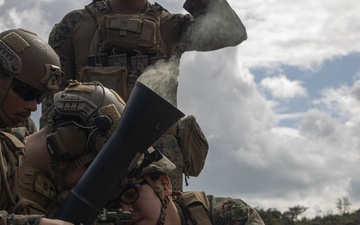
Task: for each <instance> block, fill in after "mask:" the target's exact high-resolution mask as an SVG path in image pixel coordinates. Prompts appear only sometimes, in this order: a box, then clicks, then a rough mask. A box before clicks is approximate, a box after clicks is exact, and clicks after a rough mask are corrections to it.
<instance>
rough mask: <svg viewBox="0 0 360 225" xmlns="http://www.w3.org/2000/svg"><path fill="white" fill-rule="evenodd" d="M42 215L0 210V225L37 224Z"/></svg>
mask: <svg viewBox="0 0 360 225" xmlns="http://www.w3.org/2000/svg"><path fill="white" fill-rule="evenodd" d="M42 217H43V216H41V215H14V214H8V213H7V212H6V211H0V225H7V224H16V225H38V224H39V223H40V219H41V218H42Z"/></svg>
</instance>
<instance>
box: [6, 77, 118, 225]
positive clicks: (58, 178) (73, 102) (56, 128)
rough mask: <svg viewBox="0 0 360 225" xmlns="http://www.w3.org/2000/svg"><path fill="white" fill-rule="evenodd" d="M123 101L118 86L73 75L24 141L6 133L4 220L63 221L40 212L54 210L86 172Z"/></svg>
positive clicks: (14, 221)
mask: <svg viewBox="0 0 360 225" xmlns="http://www.w3.org/2000/svg"><path fill="white" fill-rule="evenodd" d="M124 107H125V103H124V101H123V100H122V99H121V98H120V97H119V96H118V95H117V94H116V92H114V91H112V90H110V89H108V88H105V87H104V86H103V85H101V84H100V83H98V82H92V83H83V84H81V83H79V82H76V81H73V82H71V83H70V84H69V86H68V87H67V88H66V89H65V90H64V91H61V92H58V93H56V94H55V95H54V105H53V106H52V107H50V108H49V109H48V111H47V112H46V113H47V114H48V116H47V118H48V123H47V125H46V126H44V127H43V128H42V129H40V130H39V131H38V132H36V133H34V134H32V135H30V136H27V137H26V141H25V146H24V145H23V144H22V143H21V142H20V141H18V140H17V139H16V138H14V137H13V136H11V135H10V134H6V135H5V134H4V137H3V138H2V139H3V140H4V141H3V142H2V143H3V146H2V150H3V151H2V152H1V154H0V157H1V159H0V163H1V166H0V169H1V180H0V181H1V185H2V186H1V189H0V197H1V198H0V209H2V210H4V211H1V212H0V224H1V225H3V224H38V223H39V222H40V224H42V223H50V224H54V223H58V222H59V223H61V222H62V221H59V220H49V219H44V218H42V217H51V215H53V214H54V212H55V211H56V210H57V208H58V206H59V205H60V204H61V203H62V201H63V200H64V199H65V197H66V196H67V193H68V191H69V190H70V189H71V188H73V187H74V186H75V184H76V183H77V182H78V180H79V179H80V177H81V176H82V175H83V174H84V172H85V170H86V168H87V167H88V166H89V164H90V163H91V162H92V160H93V159H94V158H95V156H96V155H97V153H98V152H99V151H100V149H101V148H102V146H103V145H104V144H105V142H106V141H107V140H108V139H109V137H110V136H111V135H112V133H113V132H114V130H115V128H116V126H117V123H118V121H119V119H120V116H121V113H122V111H123V109H124ZM5 139H6V140H5ZM5 141H6V142H5ZM41 218H42V219H41Z"/></svg>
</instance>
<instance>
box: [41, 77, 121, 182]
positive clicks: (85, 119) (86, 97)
mask: <svg viewBox="0 0 360 225" xmlns="http://www.w3.org/2000/svg"><path fill="white" fill-rule="evenodd" d="M124 108H125V102H124V101H123V100H122V99H121V97H120V96H119V95H118V94H117V93H116V92H115V91H113V90H112V89H108V88H106V87H104V86H103V85H102V84H100V83H99V82H88V83H80V82H77V81H71V82H70V83H69V86H68V87H67V88H65V90H64V91H61V92H58V93H56V94H55V95H54V104H53V106H52V107H50V108H49V109H48V111H47V112H46V113H48V118H49V120H48V123H49V125H50V126H51V131H49V132H48V134H47V146H48V151H49V152H50V155H51V156H52V157H51V158H52V164H53V165H52V167H53V170H54V172H55V173H57V176H58V178H59V179H61V178H62V176H63V175H64V174H66V173H68V172H70V171H72V170H73V169H74V168H76V167H80V166H83V165H87V164H88V163H90V162H91V161H92V160H93V159H94V158H95V156H96V155H97V153H98V152H99V151H100V150H101V148H102V147H103V146H104V144H105V143H106V142H107V141H108V139H109V138H110V137H111V135H112V134H113V133H114V131H115V129H116V127H117V124H118V122H119V120H120V117H121V114H122V112H123V110H124ZM59 161H68V162H70V163H69V164H68V166H67V167H65V168H64V169H61V171H60V170H59V168H58V166H57V164H58V162H59ZM64 185H65V184H64V183H62V184H60V186H61V187H62V188H67V187H66V186H64Z"/></svg>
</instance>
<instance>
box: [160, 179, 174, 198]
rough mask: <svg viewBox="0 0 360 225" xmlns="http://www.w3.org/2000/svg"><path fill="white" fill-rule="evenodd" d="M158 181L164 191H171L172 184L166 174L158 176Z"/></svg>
mask: <svg viewBox="0 0 360 225" xmlns="http://www.w3.org/2000/svg"><path fill="white" fill-rule="evenodd" d="M159 179H160V182H161V185H162V186H163V190H164V191H165V192H166V191H168V192H169V193H170V194H171V192H172V186H171V180H170V178H169V177H168V176H166V175H162V176H160V178H159Z"/></svg>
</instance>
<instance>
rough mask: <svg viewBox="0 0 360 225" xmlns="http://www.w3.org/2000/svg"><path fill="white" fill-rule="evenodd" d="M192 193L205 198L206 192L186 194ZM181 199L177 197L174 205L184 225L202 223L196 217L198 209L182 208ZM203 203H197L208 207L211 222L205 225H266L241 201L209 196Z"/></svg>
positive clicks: (254, 211) (187, 193)
mask: <svg viewBox="0 0 360 225" xmlns="http://www.w3.org/2000/svg"><path fill="white" fill-rule="evenodd" d="M192 193H197V195H203V196H204V197H205V193H204V192H185V193H184V194H186V195H189V194H190V195H191V194H192ZM181 198H182V196H179V197H176V199H175V200H174V203H175V205H176V207H177V209H178V213H179V216H180V218H181V221H182V225H187V224H189V225H190V224H198V223H199V222H200V221H199V219H198V220H197V219H196V218H197V216H194V215H195V214H196V209H195V208H193V209H191V206H189V208H186V207H185V208H184V207H182V206H181V203H179V201H181ZM203 201H204V202H203V203H200V202H198V201H197V202H196V203H200V204H203V206H206V207H208V209H207V211H206V212H207V215H205V216H207V217H208V218H209V219H210V220H209V221H208V223H202V224H204V225H205V224H206V225H210V224H212V225H264V222H263V220H262V219H261V217H260V215H259V214H258V212H257V211H256V210H255V209H253V208H251V207H250V206H249V205H248V204H246V203H245V202H244V201H242V200H241V199H233V198H222V197H214V196H213V195H207V196H206V197H205V198H203ZM188 204H189V205H191V204H194V202H191V203H190V202H189V203H188ZM198 205H199V204H198ZM189 209H190V210H189ZM190 214H191V215H190ZM202 221H204V220H202Z"/></svg>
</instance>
